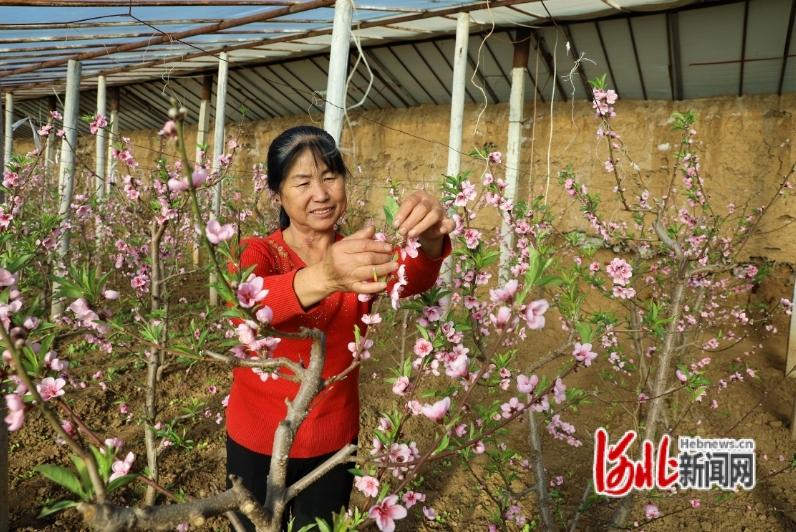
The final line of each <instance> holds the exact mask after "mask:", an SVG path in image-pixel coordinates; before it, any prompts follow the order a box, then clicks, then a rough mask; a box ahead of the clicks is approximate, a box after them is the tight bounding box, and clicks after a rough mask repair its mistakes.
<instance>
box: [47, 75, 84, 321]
mask: <svg viewBox="0 0 796 532" xmlns="http://www.w3.org/2000/svg"><path fill="white" fill-rule="evenodd" d="M65 100H66V101H65V103H64V136H63V139H62V140H61V167H60V169H59V171H58V192H59V194H60V199H61V203H60V206H59V208H58V216H59V217H60V218H61V220H62V223H64V222H68V221H69V218H70V213H71V204H72V193H73V191H74V184H75V149H76V148H77V120H78V117H79V116H80V62H79V61H74V60H70V61H69V66H68V67H67V70H66V97H65ZM68 253H69V230H65V231H64V232H63V233H61V237H60V239H59V240H58V247H57V248H56V255H57V259H56V269H57V270H58V269H61V268H63V267H64V265H65V263H66V256H67V254H68ZM58 275H60V274H58ZM58 289H59V285H58V283H53V298H52V306H51V307H50V317H51V319H53V320H54V319H55V318H57V317H58V316H60V315H61V314H62V313H63V311H64V304H63V301H62V300H61V298H58V297H56V293H57V292H58Z"/></svg>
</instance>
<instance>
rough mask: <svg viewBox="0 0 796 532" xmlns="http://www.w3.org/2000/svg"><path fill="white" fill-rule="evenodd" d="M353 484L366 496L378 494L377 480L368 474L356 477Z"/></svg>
mask: <svg viewBox="0 0 796 532" xmlns="http://www.w3.org/2000/svg"><path fill="white" fill-rule="evenodd" d="M354 486H355V487H356V488H357V489H358V490H359V491H361V492H362V493H364V494H365V495H367V496H368V497H375V496H377V495H378V494H379V481H378V480H377V479H376V478H374V477H371V476H369V475H364V476H361V477H357V478H356V480H355V481H354Z"/></svg>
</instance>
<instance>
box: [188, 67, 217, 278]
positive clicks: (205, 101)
mask: <svg viewBox="0 0 796 532" xmlns="http://www.w3.org/2000/svg"><path fill="white" fill-rule="evenodd" d="M212 94H213V74H207V75H205V77H204V78H203V79H202V95H201V96H202V97H201V101H200V102H199V122H198V123H197V124H196V158H195V160H194V164H196V165H199V164H201V163H202V160H203V159H204V160H206V159H207V153H206V152H207V133H208V131H209V130H210V96H211V95H212ZM201 243H202V240H201V235H194V239H193V253H192V258H193V265H194V266H199V250H200V248H201V246H200V244H201Z"/></svg>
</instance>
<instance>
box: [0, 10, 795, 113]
mask: <svg viewBox="0 0 796 532" xmlns="http://www.w3.org/2000/svg"><path fill="white" fill-rule="evenodd" d="M459 12H468V13H469V14H470V17H471V21H472V25H471V32H472V34H474V35H475V36H478V37H479V38H471V39H470V47H469V48H470V50H469V51H470V54H469V55H470V57H469V63H470V69H471V71H474V70H476V68H475V67H476V66H477V67H478V68H477V78H478V79H480V80H481V81H482V86H483V88H484V91H483V93H481V91H480V90H479V89H476V88H475V87H474V86H472V85H471V84H470V82H468V98H469V99H470V100H471V101H476V100H479V101H480V100H483V99H484V98H486V99H488V100H489V101H490V102H498V101H507V100H508V94H509V77H510V70H511V67H512V48H513V43H514V42H515V41H516V40H517V38H518V37H517V36H518V35H528V38H529V39H530V40H531V44H532V46H533V47H532V52H531V54H530V60H529V64H528V65H527V66H528V68H527V72H528V76H527V83H528V85H529V90H528V91H526V93H527V94H529V96H532V95H533V93H534V91H535V92H536V93H537V94H538V96H539V97H540V98H541V99H545V97H549V94H550V92H551V90H552V87H553V85H555V86H556V88H557V91H558V94H557V96H556V97H557V98H562V99H569V98H585V97H587V93H586V89H587V86H586V83H585V81H586V79H590V78H592V77H595V76H597V75H599V74H602V73H606V74H607V75H608V81H609V84H611V85H612V86H613V87H615V88H617V89H618V91H619V92H620V93H621V94H622V95H623V96H624V97H626V98H639V99H670V98H671V99H683V98H693V97H704V96H713V95H720V94H737V95H741V94H749V93H769V94H770V93H782V92H784V91H793V90H796V65H794V61H788V56H790V55H793V54H794V52H796V50H794V48H796V46H795V45H794V44H793V39H791V34H792V33H793V21H794V13H795V12H796V0H748V1H730V2H727V1H723V2H718V1H713V0H702V1H677V2H671V1H656V0H546V1H544V2H542V1H538V0H537V1H528V0H502V1H501V0H495V1H492V2H489V3H488V4H487V2H466V1H465V2H462V1H450V0H411V1H403V2H395V1H388V0H363V1H362V2H355V11H354V17H353V19H354V25H353V26H354V27H353V35H354V36H355V37H356V39H357V40H358V41H359V43H360V44H361V47H362V51H363V53H364V55H365V58H366V59H367V62H368V65H367V67H368V68H369V69H370V70H369V71H368V70H365V68H364V67H363V65H362V64H361V63H360V65H359V67H358V69H357V72H356V73H355V74H354V76H353V77H352V79H351V84H350V86H349V88H350V89H351V90H350V91H349V97H350V98H351V101H352V102H354V101H358V100H359V98H360V96H361V94H358V92H359V93H362V94H364V92H366V91H365V90H364V87H367V85H368V83H369V82H370V81H371V78H372V81H373V88H372V89H373V90H372V91H370V92H369V94H368V98H367V101H366V103H365V105H364V107H365V108H384V107H405V106H411V105H417V104H421V103H444V102H446V101H450V87H448V85H449V84H450V79H451V68H450V58H451V57H452V48H453V34H454V33H455V27H456V15H457V13H459ZM333 16H334V2H333V1H329V0H311V1H310V0H305V1H286V0H192V1H187V0H128V1H123V0H26V1H14V0H0V20H2V23H0V29H2V33H0V41H2V42H0V51H2V54H1V55H0V90H2V91H11V92H13V94H14V96H15V99H16V101H17V102H18V104H17V105H18V108H19V109H21V110H22V111H23V112H26V113H28V114H29V115H31V114H35V113H37V112H38V113H39V114H40V113H41V108H42V107H45V108H46V107H47V105H51V104H48V103H47V101H46V98H45V97H47V96H52V97H56V98H57V96H58V94H60V93H62V92H63V89H64V85H65V76H66V74H65V73H66V63H67V61H68V60H69V59H70V58H73V59H80V60H81V63H82V76H81V86H82V88H83V89H91V88H93V87H95V86H96V80H97V77H98V76H99V75H104V76H105V77H106V80H107V84H108V86H110V87H114V86H115V87H119V91H120V92H121V94H122V99H128V100H132V101H134V102H136V108H137V109H135V110H134V112H133V113H132V114H131V115H130V116H129V117H127V118H125V120H128V121H129V122H128V123H127V124H126V125H127V126H128V127H154V126H155V125H157V123H159V122H160V116H162V113H161V111H163V110H164V109H165V108H166V107H167V105H168V96H169V95H170V93H174V92H179V94H180V97H181V98H182V99H185V100H186V105H188V107H189V108H190V107H192V106H193V107H196V106H197V105H198V104H197V102H198V99H199V94H200V93H201V92H202V90H203V88H202V86H203V83H205V90H208V88H209V87H207V82H206V81H204V80H205V79H206V77H207V76H206V74H208V73H211V72H213V71H215V70H216V69H217V65H218V56H219V54H220V53H221V52H227V53H228V57H229V61H230V63H231V65H230V71H231V74H230V80H231V81H230V86H229V89H228V90H229V91H230V105H232V106H237V107H238V108H240V107H241V106H245V107H246V109H247V110H249V112H250V114H249V116H250V117H252V118H269V117H274V116H284V115H289V114H295V113H297V112H306V111H307V109H308V108H309V107H311V106H313V105H315V104H317V100H318V98H317V96H318V95H322V94H323V93H324V91H325V88H326V87H325V81H326V73H327V68H328V58H327V56H328V49H329V44H330V41H331V33H332V22H333ZM518 32H519V33H518ZM522 32H525V33H522ZM357 54H358V52H357V49H356V48H355V47H354V46H353V45H352V64H353V63H354V62H355V60H356V55H357ZM536 57H540V60H539V65H536V63H535V58H536ZM577 58H581V60H580V61H576V59H577ZM371 72H372V75H371ZM554 72H555V76H554V75H553V73H554ZM470 74H472V72H471V73H470ZM470 74H468V79H470ZM210 90H212V89H210ZM91 92H93V91H86V92H84V95H83V99H84V100H86V101H82V102H81V107H84V106H86V107H87V108H88V107H90V106H91V98H92V95H91V94H90V93H91ZM25 100H26V101H25ZM238 111H240V109H238ZM153 112H157V113H158V114H159V115H160V116H158V117H157V119H156V120H153V119H149V118H148V115H151V114H152V113H153ZM233 115H234V112H233ZM233 119H234V116H233Z"/></svg>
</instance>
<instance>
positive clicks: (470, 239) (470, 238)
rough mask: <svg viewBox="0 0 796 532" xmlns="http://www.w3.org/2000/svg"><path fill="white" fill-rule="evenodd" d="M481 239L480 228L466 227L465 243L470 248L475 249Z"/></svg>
mask: <svg viewBox="0 0 796 532" xmlns="http://www.w3.org/2000/svg"><path fill="white" fill-rule="evenodd" d="M480 240H481V232H480V231H479V230H478V229H472V228H470V229H465V231H464V243H465V245H466V246H467V247H468V248H469V249H475V248H477V247H478V243H479V241H480Z"/></svg>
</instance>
